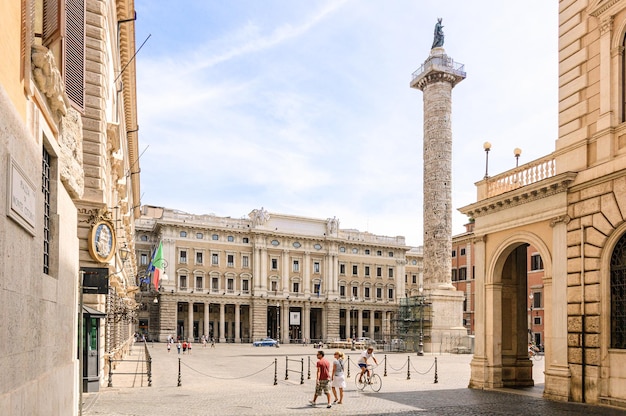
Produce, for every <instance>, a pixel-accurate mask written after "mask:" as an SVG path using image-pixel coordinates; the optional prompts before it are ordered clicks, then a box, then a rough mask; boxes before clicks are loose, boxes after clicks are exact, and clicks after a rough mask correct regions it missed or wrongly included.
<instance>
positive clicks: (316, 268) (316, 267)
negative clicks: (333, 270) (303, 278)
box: [313, 261, 320, 273]
mask: <svg viewBox="0 0 626 416" xmlns="http://www.w3.org/2000/svg"><path fill="white" fill-rule="evenodd" d="M319 272H320V262H319V261H316V262H313V273H319Z"/></svg>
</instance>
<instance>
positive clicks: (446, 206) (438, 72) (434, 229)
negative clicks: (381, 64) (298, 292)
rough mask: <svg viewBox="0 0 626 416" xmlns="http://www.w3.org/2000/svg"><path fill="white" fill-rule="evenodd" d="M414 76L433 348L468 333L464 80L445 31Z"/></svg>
mask: <svg viewBox="0 0 626 416" xmlns="http://www.w3.org/2000/svg"><path fill="white" fill-rule="evenodd" d="M440 23H441V20H440V21H439V23H438V26H436V27H435V42H433V48H432V49H431V51H430V55H429V56H428V58H427V59H426V61H425V62H424V63H423V64H422V66H421V67H420V68H419V69H418V70H417V71H415V72H414V73H413V79H412V81H411V84H410V86H411V88H416V89H419V90H421V91H422V92H423V95H424V185H423V186H424V188H423V192H424V207H423V209H424V224H423V227H424V282H423V286H424V295H426V296H427V301H428V302H430V303H432V327H431V338H430V341H431V343H432V344H439V343H440V342H442V343H445V341H446V338H447V337H455V336H459V335H464V332H465V334H466V331H465V330H464V328H463V326H462V325H463V297H464V294H463V293H461V292H456V291H455V288H454V286H453V285H452V278H451V267H452V121H451V115H452V88H454V87H455V86H456V85H457V84H458V83H459V82H461V81H462V80H464V79H465V72H464V68H463V65H461V64H458V63H455V62H454V60H453V59H452V58H451V57H449V56H448V55H446V53H445V50H444V49H443V33H440V39H438V37H437V27H439V31H440V32H441V27H442V26H440ZM425 347H426V349H428V345H425Z"/></svg>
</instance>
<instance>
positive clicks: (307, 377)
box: [306, 357, 311, 380]
mask: <svg viewBox="0 0 626 416" xmlns="http://www.w3.org/2000/svg"><path fill="white" fill-rule="evenodd" d="M308 358H309V370H308V373H307V376H306V379H307V380H311V357H308Z"/></svg>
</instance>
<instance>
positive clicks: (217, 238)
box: [211, 234, 220, 241]
mask: <svg viewBox="0 0 626 416" xmlns="http://www.w3.org/2000/svg"><path fill="white" fill-rule="evenodd" d="M211 239H212V240H213V241H217V240H219V239H220V236H219V235H217V234H213V235H212V236H211Z"/></svg>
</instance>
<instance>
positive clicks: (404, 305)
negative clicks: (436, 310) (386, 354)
mask: <svg viewBox="0 0 626 416" xmlns="http://www.w3.org/2000/svg"><path fill="white" fill-rule="evenodd" d="M432 316H433V308H432V303H431V302H430V300H429V299H428V298H427V297H426V296H411V297H406V298H402V299H400V307H399V308H398V313H397V314H396V315H395V318H394V319H393V320H392V325H391V333H390V335H389V341H388V342H387V343H386V346H387V348H386V349H387V350H388V351H414V352H418V351H420V341H421V343H422V345H423V344H426V343H430V342H431V329H432ZM422 351H423V348H422Z"/></svg>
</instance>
